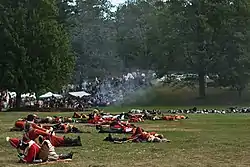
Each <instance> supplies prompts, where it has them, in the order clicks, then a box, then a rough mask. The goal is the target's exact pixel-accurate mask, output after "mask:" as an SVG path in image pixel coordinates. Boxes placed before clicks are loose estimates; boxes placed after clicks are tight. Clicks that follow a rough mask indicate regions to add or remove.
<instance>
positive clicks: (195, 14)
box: [0, 0, 250, 97]
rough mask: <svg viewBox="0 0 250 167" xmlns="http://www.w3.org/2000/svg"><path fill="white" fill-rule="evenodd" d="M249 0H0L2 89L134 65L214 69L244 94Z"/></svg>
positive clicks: (160, 69) (45, 86)
mask: <svg viewBox="0 0 250 167" xmlns="http://www.w3.org/2000/svg"><path fill="white" fill-rule="evenodd" d="M249 9H250V4H249V2H248V1H247V0H220V1H214V0H167V1H161V0H134V1H126V2H125V3H124V4H121V5H119V6H118V7H117V8H114V7H113V6H112V4H111V2H110V1H108V0H74V1H73V0H36V1H32V0H20V1H13V0H1V1H0V34H1V35H0V42H1V45H0V51H1V52H0V87H1V88H2V89H9V90H13V91H16V92H17V94H18V97H20V95H21V93H24V92H31V91H32V92H42V91H45V90H46V91H48V90H60V89H61V87H62V86H63V85H65V84H67V83H68V82H74V83H81V82H82V81H83V79H85V78H94V77H109V76H117V75H119V74H121V73H124V72H128V71H133V70H134V69H144V70H149V69H150V70H154V71H156V73H157V74H158V76H163V75H165V74H167V73H168V72H169V71H182V72H191V73H196V74H198V76H199V77H198V82H199V95H200V96H201V97H204V96H205V95H206V92H205V80H204V76H205V75H207V74H216V75H218V76H219V83H220V85H221V86H231V87H233V88H235V89H236V90H237V91H238V92H239V94H241V92H242V91H243V90H244V89H245V88H246V86H247V84H248V83H249V78H250V77H249V72H250V55H249V49H248V46H249V37H250V35H249V32H250V31H249V27H250V26H249V18H250V11H249Z"/></svg>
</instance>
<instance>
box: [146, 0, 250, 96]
mask: <svg viewBox="0 0 250 167" xmlns="http://www.w3.org/2000/svg"><path fill="white" fill-rule="evenodd" d="M234 7H236V3H232V2H231V1H227V0H222V1H216V2H215V1H207V0H199V1H198V0H192V1H185V0H174V1H172V0H170V1H167V2H166V3H165V5H164V7H163V8H160V9H159V10H158V12H157V15H156V18H157V19H158V22H157V25H156V26H154V29H152V31H151V33H150V36H149V39H154V40H155V41H156V40H157V41H158V42H157V43H156V44H153V45H152V46H151V48H152V49H151V50H152V52H153V54H154V57H156V58H155V60H156V61H155V62H156V67H157V69H160V70H159V71H161V73H164V72H165V73H166V72H167V71H169V70H175V71H189V72H192V73H197V74H198V76H199V77H198V78H199V96H200V97H205V78H204V77H205V75H206V74H209V73H216V74H219V73H221V70H222V69H221V68H220V67H222V66H223V67H225V68H223V69H226V68H227V67H229V66H230V67H231V69H232V70H230V71H231V74H232V72H233V71H234V72H235V68H236V67H237V66H238V67H239V65H240V64H242V63H243V62H245V60H244V61H241V60H240V59H237V61H234V62H235V63H234V65H233V64H231V65H229V66H227V65H226V64H227V62H225V60H227V59H230V58H232V56H233V55H232V50H230V49H226V48H228V43H230V42H228V41H231V40H233V39H234V38H237V39H238V42H240V41H241V42H240V43H241V46H242V47H243V48H245V46H246V45H245V44H248V43H246V41H244V42H243V41H242V39H241V40H240V38H238V37H236V36H235V33H232V32H234V31H235V28H236V27H241V26H236V24H232V20H234V21H236V20H238V19H236V18H235V17H233V15H235V14H236V12H235V11H233V10H232V9H233V8H234ZM244 14H246V12H245V13H244ZM244 14H240V15H241V16H240V17H243V18H245V19H246V18H247V17H246V15H245V16H244ZM238 16H239V15H238ZM245 21H246V20H245ZM243 22H244V21H243ZM246 23H247V22H245V25H243V24H242V27H244V28H245V27H247V25H246ZM244 28H243V29H244ZM236 32H237V31H236ZM240 34H245V35H243V36H244V37H247V36H248V35H247V34H246V33H244V31H242V30H240ZM243 36H241V37H243ZM238 42H236V43H231V44H232V46H231V49H233V48H235V49H236V50H235V51H236V52H234V54H236V55H237V56H239V55H242V54H241V53H240V52H239V51H240V49H239V48H240V47H239V46H237V45H238V44H239V43H238ZM243 43H244V44H243ZM157 44H160V46H157ZM226 45H227V46H226ZM159 48H160V49H159ZM245 53H246V52H245ZM234 56H235V55H234ZM225 58H227V59H225ZM157 60H158V61H157ZM218 62H220V64H218ZM236 62H237V63H236ZM226 66H227V67H226ZM233 69H234V70H233ZM238 69H239V68H238ZM223 71H224V70H223ZM239 71H241V72H242V70H239ZM228 74H229V73H228ZM237 80H238V79H237Z"/></svg>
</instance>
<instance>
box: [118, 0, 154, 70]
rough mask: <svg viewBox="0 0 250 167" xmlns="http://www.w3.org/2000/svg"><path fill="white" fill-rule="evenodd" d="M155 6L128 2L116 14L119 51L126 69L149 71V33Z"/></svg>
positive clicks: (142, 2)
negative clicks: (150, 17) (150, 19)
mask: <svg viewBox="0 0 250 167" xmlns="http://www.w3.org/2000/svg"><path fill="white" fill-rule="evenodd" d="M153 10H154V6H153V5H152V4H151V3H150V2H149V1H142V0H137V1H127V2H126V3H124V4H122V5H120V6H119V7H118V9H117V11H116V14H115V20H116V22H115V23H116V30H117V40H116V42H117V51H118V54H119V56H120V57H121V59H122V60H123V63H124V66H125V68H126V69H130V70H134V69H138V68H139V69H140V68H141V69H149V68H150V65H151V62H150V56H151V54H150V50H149V44H148V41H147V31H148V30H149V29H150V26H151V25H150V24H148V23H149V20H148V18H149V16H150V15H151V14H153Z"/></svg>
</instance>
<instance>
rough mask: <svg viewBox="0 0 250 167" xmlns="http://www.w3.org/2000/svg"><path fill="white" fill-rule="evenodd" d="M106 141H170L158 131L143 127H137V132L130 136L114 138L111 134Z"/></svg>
mask: <svg viewBox="0 0 250 167" xmlns="http://www.w3.org/2000/svg"><path fill="white" fill-rule="evenodd" d="M104 141H110V142H114V143H124V142H170V140H167V139H166V138H164V136H163V135H161V134H157V133H156V132H145V131H144V130H143V129H142V128H140V127H138V128H136V131H135V133H133V134H132V136H130V137H128V138H113V137H112V136H111V134H109V136H108V137H106V138H105V139H104Z"/></svg>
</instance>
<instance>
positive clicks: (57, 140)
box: [23, 129, 64, 147]
mask: <svg viewBox="0 0 250 167" xmlns="http://www.w3.org/2000/svg"><path fill="white" fill-rule="evenodd" d="M39 135H41V136H43V137H45V139H48V140H50V142H51V144H52V145H53V146H55V147H60V146H63V145H64V138H63V137H59V136H54V135H52V134H50V133H47V132H44V131H42V130H39V129H32V130H30V131H29V132H26V133H25V134H24V135H23V141H24V142H27V141H30V140H35V139H36V138H38V136H39Z"/></svg>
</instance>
